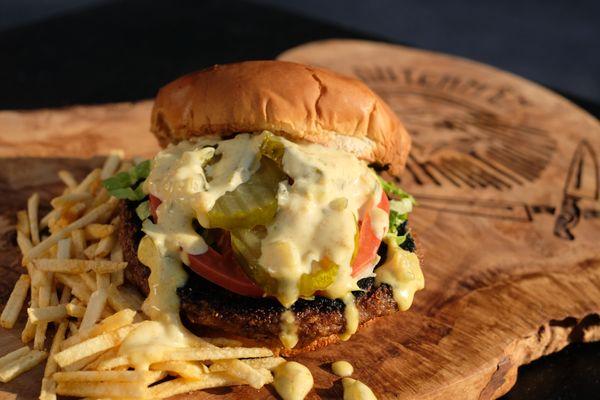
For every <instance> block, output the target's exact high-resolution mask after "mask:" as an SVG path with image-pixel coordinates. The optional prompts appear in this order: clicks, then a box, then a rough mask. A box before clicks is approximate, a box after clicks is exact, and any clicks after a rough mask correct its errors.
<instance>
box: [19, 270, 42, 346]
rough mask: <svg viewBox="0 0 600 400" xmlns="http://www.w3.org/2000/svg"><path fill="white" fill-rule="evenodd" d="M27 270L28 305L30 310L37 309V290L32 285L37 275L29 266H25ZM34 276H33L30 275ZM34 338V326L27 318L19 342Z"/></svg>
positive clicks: (26, 341)
mask: <svg viewBox="0 0 600 400" xmlns="http://www.w3.org/2000/svg"><path fill="white" fill-rule="evenodd" d="M27 269H28V270H30V274H29V276H30V278H31V299H30V304H31V307H32V308H36V307H38V288H37V287H36V286H35V285H34V281H35V280H36V279H35V278H34V277H35V275H36V273H37V271H35V269H34V268H33V266H32V265H31V264H28V265H27ZM32 273H33V274H34V275H33V276H32V275H31V274H32ZM34 337H35V325H34V324H33V323H32V322H31V321H30V320H29V318H27V323H26V324H25V328H23V331H22V332H21V341H22V342H23V343H29V342H30V341H31V340H33V338H34Z"/></svg>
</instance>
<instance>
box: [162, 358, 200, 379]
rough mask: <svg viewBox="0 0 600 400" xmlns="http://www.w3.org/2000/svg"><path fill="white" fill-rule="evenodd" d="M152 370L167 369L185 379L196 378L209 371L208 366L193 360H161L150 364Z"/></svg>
mask: <svg viewBox="0 0 600 400" xmlns="http://www.w3.org/2000/svg"><path fill="white" fill-rule="evenodd" d="M150 369H151V370H153V371H168V372H171V373H174V374H177V375H179V376H181V377H182V378H186V379H198V378H199V376H200V375H203V374H206V373H208V372H209V370H208V367H207V366H206V365H204V364H202V363H198V362H194V361H163V362H157V363H154V364H152V365H151V366H150Z"/></svg>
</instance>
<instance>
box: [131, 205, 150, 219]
mask: <svg viewBox="0 0 600 400" xmlns="http://www.w3.org/2000/svg"><path fill="white" fill-rule="evenodd" d="M135 213H136V214H137V216H138V218H139V219H141V220H142V221H143V220H145V219H146V218H149V217H150V214H151V212H150V202H149V201H148V200H146V201H144V202H142V203H140V204H139V205H138V206H137V207H136V208H135Z"/></svg>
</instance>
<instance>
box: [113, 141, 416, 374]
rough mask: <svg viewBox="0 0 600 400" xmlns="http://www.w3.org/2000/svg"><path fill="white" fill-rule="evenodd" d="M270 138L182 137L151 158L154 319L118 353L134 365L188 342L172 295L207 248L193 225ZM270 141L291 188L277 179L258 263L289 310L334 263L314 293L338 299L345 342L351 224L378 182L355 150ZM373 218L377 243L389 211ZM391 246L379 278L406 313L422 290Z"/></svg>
mask: <svg viewBox="0 0 600 400" xmlns="http://www.w3.org/2000/svg"><path fill="white" fill-rule="evenodd" d="M267 135H268V133H267V132H263V133H262V134H255V135H251V134H239V135H237V136H235V137H234V138H233V139H229V140H222V141H221V140H218V139H214V138H203V139H197V140H194V141H183V142H181V143H179V144H177V145H173V146H170V147H168V148H167V149H165V150H163V151H161V152H160V153H158V155H157V156H156V157H155V159H154V160H153V164H152V170H151V172H150V175H149V177H148V179H147V180H146V182H145V184H144V191H145V192H146V193H150V194H152V195H154V196H156V197H158V198H159V199H161V201H162V203H161V205H160V206H159V207H158V209H157V215H158V222H157V223H153V222H152V221H150V220H146V221H145V222H144V224H143V231H144V232H145V233H146V235H147V237H146V238H145V239H144V240H143V241H142V243H141V244H140V249H139V252H140V255H139V258H140V260H142V262H143V263H144V264H146V265H148V266H149V267H150V269H151V275H150V278H149V284H150V294H149V296H148V298H147V300H146V301H145V302H144V306H143V311H144V312H145V313H146V314H147V315H148V316H149V317H150V318H151V319H152V320H153V321H149V322H148V323H143V324H141V325H140V327H139V328H137V329H136V330H135V331H134V332H133V333H132V335H131V339H130V338H127V339H126V340H125V342H124V345H123V346H122V352H124V353H125V352H127V353H128V354H132V356H131V358H132V359H135V363H136V365H137V366H139V367H140V368H148V366H149V362H150V361H151V360H150V361H149V359H148V357H145V356H143V355H142V353H143V352H142V350H143V349H144V348H145V347H146V346H147V345H148V344H149V343H156V342H157V341H159V342H161V343H163V342H164V343H165V346H167V345H168V346H171V347H173V346H175V347H177V346H185V345H187V344H188V343H189V341H190V340H193V338H194V336H193V335H191V334H190V333H189V332H187V330H185V328H184V327H183V325H182V324H181V321H180V320H179V298H178V296H177V294H176V289H177V288H178V287H180V286H182V285H183V284H184V283H185V280H186V273H185V271H184V269H183V267H182V262H183V263H185V264H188V263H189V261H188V257H187V254H202V253H204V252H206V251H207V249H208V246H207V244H206V243H205V241H204V240H203V238H202V236H200V235H199V234H198V233H197V232H196V231H195V229H194V227H193V221H194V220H195V219H196V220H197V221H198V222H199V223H200V224H201V225H202V226H203V227H205V228H209V223H208V212H209V211H210V210H211V209H212V207H213V206H214V204H215V202H216V200H217V199H218V198H219V197H221V196H222V195H223V194H225V193H227V192H229V191H232V190H235V188H237V187H238V186H239V185H240V184H242V183H244V182H246V181H247V180H248V179H249V178H250V177H251V176H252V174H254V173H255V172H256V171H257V170H258V168H259V166H260V162H259V159H260V146H261V144H262V143H263V141H264V139H265V137H267ZM277 140H278V141H279V142H280V143H281V144H282V145H283V147H284V149H285V152H284V155H283V159H282V165H281V167H282V169H283V170H284V172H285V173H286V174H287V175H288V176H290V177H291V178H292V181H293V184H290V182H288V181H283V182H280V183H279V188H278V192H277V202H278V210H277V213H276V215H275V218H274V220H273V221H272V222H271V223H270V224H269V225H268V226H267V227H266V228H267V229H266V236H265V237H264V238H263V239H262V241H261V255H260V259H259V263H260V265H261V266H262V267H263V268H264V269H265V271H266V272H267V273H268V274H269V275H270V276H271V277H272V278H274V279H276V280H277V282H278V288H279V289H278V293H277V294H278V299H279V300H280V302H281V303H282V304H283V305H284V306H286V307H290V306H291V305H292V304H293V303H294V302H295V301H296V300H297V299H298V297H299V290H298V284H299V281H300V278H301V277H302V275H303V274H310V273H311V272H313V269H314V267H315V266H319V263H320V262H321V261H323V260H328V261H330V262H333V263H334V264H336V265H337V266H338V274H337V276H336V278H335V280H334V282H333V283H332V284H331V285H330V286H329V287H328V288H327V289H325V290H323V291H321V293H322V294H323V295H325V296H327V297H330V298H340V299H342V300H343V301H344V304H345V309H344V317H345V320H346V330H345V332H344V334H343V335H341V337H342V339H343V340H347V339H348V338H349V337H350V336H351V335H352V334H354V333H355V332H356V330H357V328H358V324H359V313H358V309H357V307H356V305H355V300H354V296H353V295H352V293H351V291H352V290H358V289H359V288H358V286H357V281H358V279H360V278H362V276H360V277H352V268H351V260H352V255H353V252H354V247H355V234H356V229H357V222H356V221H358V220H360V219H361V217H362V216H363V214H364V212H365V211H366V210H365V208H367V207H372V205H373V204H376V202H377V200H379V199H380V198H381V186H380V184H379V182H378V181H377V177H376V175H375V173H374V172H373V171H372V170H371V169H370V168H368V166H367V165H366V163H365V162H363V161H361V160H358V159H357V158H356V157H355V156H354V155H352V154H349V153H347V152H344V151H340V150H337V149H332V148H327V147H324V146H320V145H317V144H297V143H293V142H291V141H288V140H286V139H284V138H281V137H277ZM371 215H372V218H371V227H372V229H373V232H375V234H376V235H377V237H385V234H386V232H387V229H388V224H389V221H388V218H387V215H386V214H385V213H384V212H383V211H381V210H379V209H374V210H373V212H372V214H371ZM388 247H389V250H388V260H387V261H386V263H385V264H384V265H383V266H381V267H380V268H379V269H378V270H377V271H376V272H377V277H376V281H377V283H379V284H381V283H387V284H389V285H390V286H391V287H392V288H393V291H394V299H395V300H396V301H397V302H398V305H399V308H400V309H402V310H406V309H407V308H408V307H409V306H410V303H411V302H412V298H413V295H414V292H415V291H416V290H419V289H422V288H423V275H422V273H421V271H420V269H419V265H418V259H417V257H416V256H415V255H414V254H411V253H408V252H405V251H404V250H402V249H400V248H398V246H390V244H389V243H388ZM367 272H369V271H367ZM281 318H282V319H281V321H280V326H281V334H280V338H281V340H282V343H284V345H285V346H286V347H293V346H294V345H295V344H296V342H297V341H298V338H297V327H296V324H295V321H294V320H295V318H294V315H293V313H292V312H291V311H289V312H288V311H286V312H284V313H283V315H282V317H281ZM138 329H139V331H138ZM151 338H154V339H151ZM204 344H205V345H208V344H206V343H204ZM159 347H160V346H158V347H157V348H159ZM134 353H135V354H134ZM138 353H139V355H137V354H138Z"/></svg>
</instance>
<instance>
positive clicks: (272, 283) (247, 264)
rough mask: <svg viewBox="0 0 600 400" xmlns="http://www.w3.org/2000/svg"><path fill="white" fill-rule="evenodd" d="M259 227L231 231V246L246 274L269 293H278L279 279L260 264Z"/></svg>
mask: <svg viewBox="0 0 600 400" xmlns="http://www.w3.org/2000/svg"><path fill="white" fill-rule="evenodd" d="M261 236H264V235H261V232H260V230H259V229H256V228H255V229H236V230H235V231H232V232H231V247H232V249H233V251H234V254H235V255H236V258H237V260H238V262H239V263H240V265H241V267H242V269H243V270H244V272H246V274H247V275H248V276H249V277H250V279H252V280H253V281H254V282H256V284H257V285H259V286H260V287H261V288H262V289H263V290H264V291H265V293H267V294H270V295H273V294H275V293H277V287H278V285H277V280H275V279H274V278H273V277H271V276H270V275H269V273H268V272H267V271H265V269H264V268H263V267H261V266H260V265H259V264H258V260H259V258H260V254H261Z"/></svg>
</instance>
